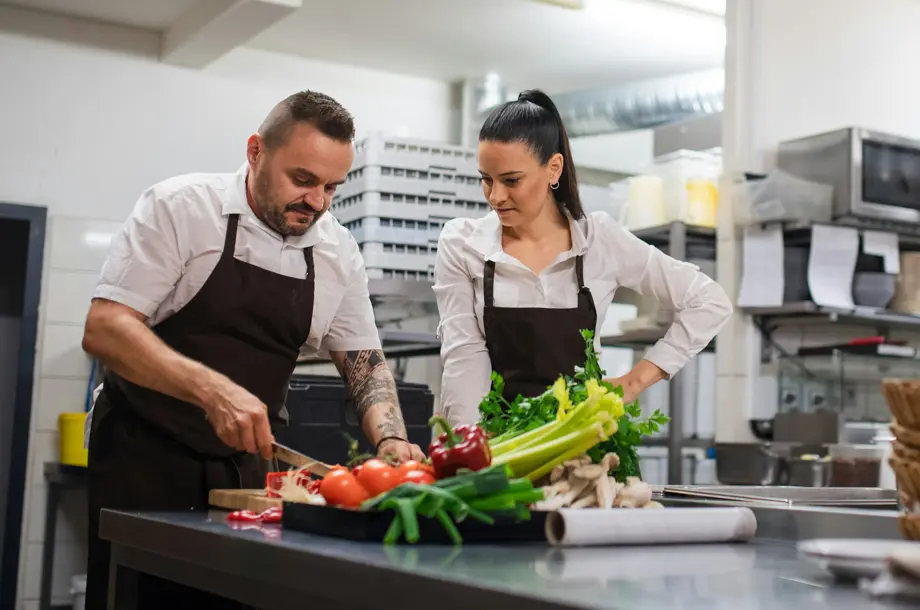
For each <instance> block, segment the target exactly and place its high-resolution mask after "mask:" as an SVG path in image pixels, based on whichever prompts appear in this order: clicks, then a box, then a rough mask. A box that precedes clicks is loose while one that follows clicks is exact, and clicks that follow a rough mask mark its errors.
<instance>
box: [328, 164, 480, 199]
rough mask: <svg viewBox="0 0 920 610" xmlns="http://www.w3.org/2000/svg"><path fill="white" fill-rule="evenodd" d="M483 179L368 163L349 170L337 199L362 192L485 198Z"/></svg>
mask: <svg viewBox="0 0 920 610" xmlns="http://www.w3.org/2000/svg"><path fill="white" fill-rule="evenodd" d="M480 180H481V178H480V177H479V176H478V175H477V176H471V175H468V174H464V173H458V172H454V171H449V170H440V169H438V170H416V169H405V168H401V167H383V166H378V165H368V166H365V167H361V168H358V169H353V170H352V171H350V172H349V173H348V176H347V178H346V179H345V184H343V185H341V186H340V187H339V188H338V192H337V193H336V199H347V198H349V197H352V196H354V195H357V194H359V193H367V192H374V193H399V194H402V195H413V196H415V197H429V198H430V197H452V198H455V199H464V200H469V201H482V202H483V203H485V196H484V195H483V194H482V185H481V184H480Z"/></svg>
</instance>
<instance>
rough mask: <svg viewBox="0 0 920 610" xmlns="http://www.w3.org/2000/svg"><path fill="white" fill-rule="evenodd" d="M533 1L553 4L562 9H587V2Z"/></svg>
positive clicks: (581, 0)
mask: <svg viewBox="0 0 920 610" xmlns="http://www.w3.org/2000/svg"><path fill="white" fill-rule="evenodd" d="M532 1H533V2H539V3H541V4H552V5H553V6H561V7H562V8H572V9H583V8H585V0H532Z"/></svg>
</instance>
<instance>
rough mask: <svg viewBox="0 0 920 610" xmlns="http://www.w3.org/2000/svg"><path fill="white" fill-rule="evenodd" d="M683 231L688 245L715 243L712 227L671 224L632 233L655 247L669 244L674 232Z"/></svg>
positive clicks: (679, 223)
mask: <svg viewBox="0 0 920 610" xmlns="http://www.w3.org/2000/svg"><path fill="white" fill-rule="evenodd" d="M681 229H683V230H684V231H685V232H686V238H687V243H688V244H709V243H715V240H716V230H715V229H714V228H712V227H700V226H697V225H688V224H686V223H683V222H669V223H667V224H663V225H656V226H654V227H645V228H642V229H636V230H634V231H632V234H633V235H635V236H636V237H638V238H639V239H641V240H642V241H644V242H646V243H649V244H652V245H654V246H658V245H663V244H667V243H668V242H669V241H670V240H671V238H672V232H673V231H675V230H677V231H680V230H681Z"/></svg>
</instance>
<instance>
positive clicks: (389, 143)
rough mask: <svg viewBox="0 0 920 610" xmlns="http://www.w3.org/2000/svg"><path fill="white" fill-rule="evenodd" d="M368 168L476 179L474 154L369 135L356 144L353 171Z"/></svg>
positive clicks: (463, 149) (448, 146)
mask: <svg viewBox="0 0 920 610" xmlns="http://www.w3.org/2000/svg"><path fill="white" fill-rule="evenodd" d="M368 166H377V167H394V168H401V169H411V170H416V171H447V172H454V173H459V174H465V175H468V176H473V177H475V178H477V179H478V177H479V167H478V165H477V162H476V151H475V150H474V149H472V148H467V147H464V146H455V145H452V144H441V143H439V142H429V141H425V140H415V139H409V138H394V137H389V136H386V135H384V134H381V133H371V134H369V135H368V137H367V138H365V139H364V140H361V141H360V142H357V143H356V144H355V160H354V163H352V166H351V167H352V170H357V169H361V168H363V167H368Z"/></svg>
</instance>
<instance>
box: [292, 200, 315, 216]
mask: <svg viewBox="0 0 920 610" xmlns="http://www.w3.org/2000/svg"><path fill="white" fill-rule="evenodd" d="M284 211H285V212H303V213H304V214H316V213H317V211H316V210H314V209H313V208H311V207H310V206H308V205H304V204H303V203H289V204H288V205H287V207H285V208H284Z"/></svg>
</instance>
